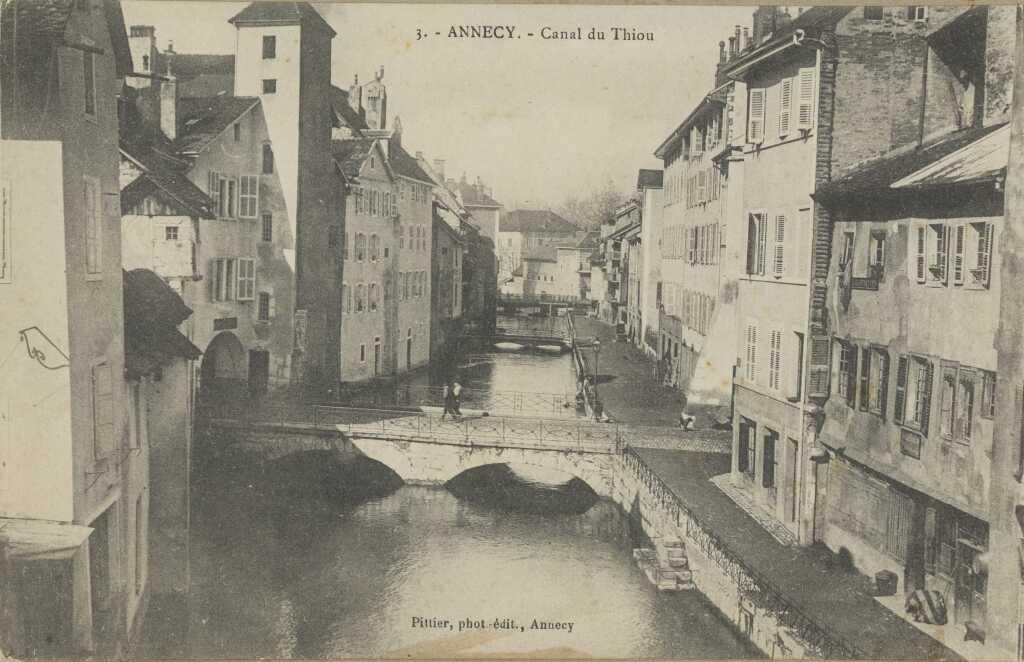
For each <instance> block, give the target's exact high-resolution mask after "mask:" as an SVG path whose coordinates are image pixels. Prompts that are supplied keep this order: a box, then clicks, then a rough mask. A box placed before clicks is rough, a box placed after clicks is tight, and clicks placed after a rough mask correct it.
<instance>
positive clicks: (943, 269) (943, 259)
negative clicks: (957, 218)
mask: <svg viewBox="0 0 1024 662" xmlns="http://www.w3.org/2000/svg"><path fill="white" fill-rule="evenodd" d="M939 238H940V240H941V241H937V242H936V248H938V246H939V244H941V246H942V250H941V251H938V250H936V252H935V259H936V261H937V262H938V266H939V268H938V278H939V280H940V281H942V283H943V284H945V283H946V282H947V281H948V280H949V244H950V240H951V239H952V238H953V228H951V227H950V226H948V225H943V226H941V229H940V230H939Z"/></svg>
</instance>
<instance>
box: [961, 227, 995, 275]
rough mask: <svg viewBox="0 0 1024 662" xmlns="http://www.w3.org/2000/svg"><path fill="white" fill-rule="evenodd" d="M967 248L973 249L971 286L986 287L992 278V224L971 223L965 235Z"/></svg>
mask: <svg viewBox="0 0 1024 662" xmlns="http://www.w3.org/2000/svg"><path fill="white" fill-rule="evenodd" d="M967 234H968V239H969V241H970V244H969V246H970V247H971V248H975V251H974V252H973V254H972V257H973V259H972V260H971V267H970V274H971V284H972V285H977V286H980V287H988V285H989V280H990V278H991V276H992V273H991V271H992V238H993V225H992V223H971V225H970V231H969V232H968V233H967Z"/></svg>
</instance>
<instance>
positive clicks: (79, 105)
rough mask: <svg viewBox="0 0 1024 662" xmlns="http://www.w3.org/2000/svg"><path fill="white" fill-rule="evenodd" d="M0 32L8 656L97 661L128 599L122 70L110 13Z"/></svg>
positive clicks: (133, 608)
mask: <svg viewBox="0 0 1024 662" xmlns="http://www.w3.org/2000/svg"><path fill="white" fill-rule="evenodd" d="M0 30H2V36H0V57H2V66H0V89H2V90H3V93H2V94H0V98H2V102H0V103H2V114H0V118H2V120H0V139H2V146H0V162H2V163H0V172H2V173H3V175H2V183H0V202H2V219H3V222H2V223H0V227H2V233H0V247H2V256H0V265H2V266H0V307H2V308H3V310H4V311H5V313H4V314H3V315H2V316H0V338H3V339H4V340H3V342H4V344H5V345H6V346H7V348H8V349H6V350H4V351H5V355H6V354H7V353H8V352H9V353H10V358H9V360H8V362H7V363H6V365H5V367H4V370H3V376H2V377H0V411H2V412H3V417H4V419H5V420H6V423H5V424H4V425H3V426H0V455H2V457H0V518H2V520H0V521H2V522H3V524H2V525H0V547H3V548H4V550H3V551H2V552H0V553H2V554H5V555H6V556H7V557H8V563H10V564H11V567H12V570H13V573H14V575H15V576H17V577H19V578H20V579H19V580H18V581H17V582H16V585H15V586H14V587H13V589H14V590H13V591H12V592H10V593H9V594H8V595H7V596H5V598H4V601H5V606H10V605H12V604H13V613H14V621H15V622H14V625H13V628H12V629H13V630H14V632H15V636H14V642H13V643H12V644H11V645H10V646H11V647H12V648H16V649H19V650H18V653H17V654H18V655H19V656H20V655H26V656H27V655H51V656H67V655H74V654H83V653H89V652H99V653H102V654H111V653H114V652H116V651H117V650H118V649H119V648H120V647H121V646H122V645H123V644H124V642H125V641H126V640H127V638H128V633H129V632H130V631H131V630H132V628H133V627H134V625H135V622H136V619H137V618H138V615H139V614H140V613H141V611H142V609H143V606H144V602H143V600H142V598H143V595H144V593H143V591H144V588H145V586H144V584H145V573H144V570H141V571H140V568H139V566H138V565H137V563H136V559H138V558H139V557H138V556H137V550H138V549H139V548H140V546H142V545H145V541H146V533H145V528H146V520H145V517H144V516H143V517H142V518H141V519H137V518H138V514H137V512H138V511H136V509H135V501H134V498H135V495H136V493H137V492H138V490H139V489H140V488H139V486H140V484H143V483H144V482H145V480H146V470H147V468H146V466H144V461H143V459H142V458H141V456H140V454H139V453H136V452H134V448H136V447H137V446H136V444H138V443H139V439H138V437H137V436H134V435H133V430H134V429H135V428H134V427H133V425H132V419H131V418H130V417H131V412H132V407H131V406H130V405H132V404H133V403H136V402H137V401H138V400H137V399H136V398H137V393H136V391H135V389H134V388H133V386H132V384H131V382H130V380H129V379H127V378H126V376H125V355H124V347H125V335H124V327H125V318H124V305H123V286H124V283H123V275H122V270H121V232H120V225H121V223H120V209H119V202H118V199H119V197H118V190H119V189H118V153H117V143H118V104H117V95H118V93H119V90H120V89H121V86H122V84H123V79H124V77H125V75H126V74H127V73H128V72H129V71H131V69H132V63H131V55H130V52H129V48H128V41H127V35H126V33H125V27H124V19H123V17H122V15H121V9H120V5H119V4H118V3H117V2H99V1H92V2H78V3H68V2H61V3H53V2H25V1H22V2H9V3H5V4H4V6H3V8H2V9H0ZM15 30H19V31H20V35H21V36H22V37H25V36H26V35H31V38H23V39H14V38H13V36H14V31H15ZM15 91H17V93H15ZM29 164H30V167H26V166H27V165H29ZM41 292H43V293H45V296H40V293H41ZM26 302H32V303H31V305H26ZM96 311H103V314H102V315H97V314H96ZM139 527H141V528H142V529H143V530H142V531H139ZM140 580H141V581H142V582H143V586H137V582H138V581H140ZM8 614H10V612H8Z"/></svg>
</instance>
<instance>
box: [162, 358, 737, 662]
mask: <svg viewBox="0 0 1024 662" xmlns="http://www.w3.org/2000/svg"><path fill="white" fill-rule="evenodd" d="M569 361H570V359H568V358H567V356H566V355H563V356H557V355H543V354H539V353H537V354H516V353H509V352H489V351H483V352H477V353H474V354H471V355H468V356H466V357H465V359H464V361H463V367H462V369H461V370H460V376H462V375H465V377H464V379H465V381H466V383H467V385H472V386H473V387H475V388H494V389H495V390H525V389H527V388H530V387H536V385H538V384H544V385H549V384H550V385H552V387H558V388H560V387H561V386H562V385H565V384H567V385H568V386H570V387H571V386H572V384H573V378H572V372H571V370H572V368H571V363H570V362H569ZM515 469H516V468H515V467H511V468H510V467H507V466H505V465H493V466H489V467H481V468H478V469H474V470H471V471H468V472H466V473H464V474H462V475H461V476H459V477H457V478H456V479H454V480H453V481H451V482H450V483H449V484H448V486H447V488H446V489H442V488H428V487H417V486H407V485H404V484H402V482H401V480H400V479H398V478H397V476H395V474H393V473H392V472H391V471H390V470H388V469H387V468H385V467H383V466H382V465H380V464H377V463H375V462H373V461H371V460H367V459H357V460H354V461H351V462H349V463H346V464H342V463H339V462H338V461H336V460H335V459H333V458H332V457H331V456H330V455H328V454H326V453H323V454H318V453H307V454H302V455H294V456H291V457H286V458H283V459H281V460H278V461H277V462H274V463H270V464H268V465H264V466H258V467H257V466H237V465H233V466H232V470H231V471H230V472H224V471H223V470H222V468H221V469H219V468H218V467H209V468H207V469H206V470H200V469H197V476H196V481H195V486H196V489H195V494H194V496H193V535H192V559H191V561H192V587H193V588H192V593H191V596H190V605H189V610H188V611H189V617H188V628H187V636H185V637H184V641H178V642H168V641H152V640H151V641H147V642H144V646H143V647H142V651H146V652H149V653H150V654H152V653H153V652H154V651H160V653H162V654H175V655H179V656H190V657H198V658H216V657H229V656H230V657H246V658H248V657H257V656H265V657H278V658H288V657H302V658H323V657H342V656H387V657H405V656H407V655H424V656H429V657H433V658H449V657H452V656H456V655H466V656H494V655H517V654H521V653H523V652H526V651H535V652H536V651H542V652H543V653H545V654H546V655H548V656H552V657H576V656H600V657H636V656H645V657H647V656H654V657H730V658H735V657H749V656H751V655H753V652H752V651H751V650H750V649H749V648H748V647H747V646H746V645H745V644H744V643H742V641H741V640H740V638H739V637H738V636H736V635H735V634H734V633H733V632H732V630H731V629H730V627H729V626H728V625H727V624H726V623H725V622H723V621H722V619H721V618H720V616H719V615H718V614H717V613H716V612H715V611H714V610H713V608H712V607H711V606H710V605H709V604H708V603H707V602H706V601H705V600H704V599H703V597H702V596H701V595H700V594H699V593H696V592H684V593H663V592H658V591H657V590H656V589H655V588H654V587H653V586H651V585H650V584H649V583H648V581H647V579H646V578H645V577H644V575H643V574H642V572H641V571H640V570H639V569H638V568H637V567H636V565H635V564H634V562H633V560H632V548H633V547H634V546H636V545H638V544H639V539H638V534H637V533H636V531H635V527H631V526H630V521H629V518H628V517H627V516H626V515H625V514H624V513H623V512H622V511H621V510H620V509H619V508H618V507H617V506H616V505H615V504H613V503H611V502H609V501H607V500H600V499H598V498H597V497H596V495H595V494H594V493H593V491H592V490H591V489H590V488H589V487H588V486H587V485H585V484H584V483H583V482H581V481H579V480H578V479H572V478H571V477H568V476H563V477H560V478H559V479H558V480H544V479H542V480H540V481H536V480H533V479H531V475H532V474H531V473H530V472H516V471H515ZM535 621H536V626H537V627H534V626H535ZM542 625H543V626H549V627H541V626H542ZM570 627H571V630H570ZM147 630H148V631H151V632H152V631H156V632H158V631H159V628H154V629H149V628H147ZM150 636H151V637H152V636H154V635H150ZM157 636H158V635H157Z"/></svg>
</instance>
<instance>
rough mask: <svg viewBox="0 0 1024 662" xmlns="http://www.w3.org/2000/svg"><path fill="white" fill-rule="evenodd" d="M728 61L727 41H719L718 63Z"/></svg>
mask: <svg viewBox="0 0 1024 662" xmlns="http://www.w3.org/2000/svg"><path fill="white" fill-rule="evenodd" d="M727 61H728V59H727V58H726V55H725V42H724V41H720V42H718V64H725V63H726V62H727Z"/></svg>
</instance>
